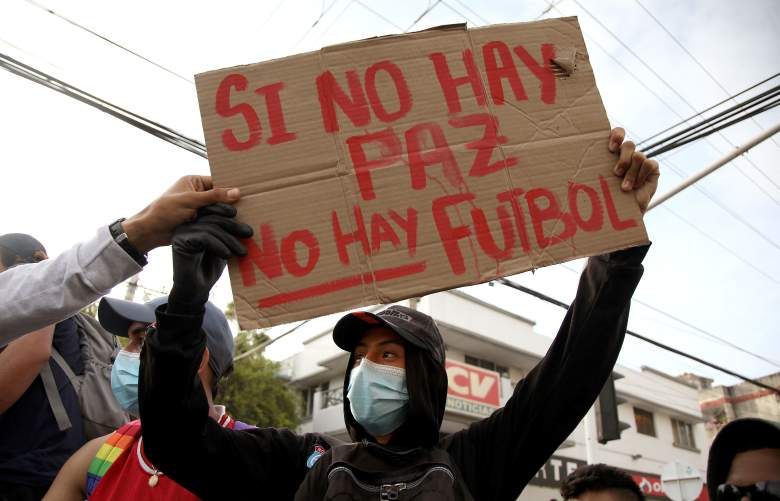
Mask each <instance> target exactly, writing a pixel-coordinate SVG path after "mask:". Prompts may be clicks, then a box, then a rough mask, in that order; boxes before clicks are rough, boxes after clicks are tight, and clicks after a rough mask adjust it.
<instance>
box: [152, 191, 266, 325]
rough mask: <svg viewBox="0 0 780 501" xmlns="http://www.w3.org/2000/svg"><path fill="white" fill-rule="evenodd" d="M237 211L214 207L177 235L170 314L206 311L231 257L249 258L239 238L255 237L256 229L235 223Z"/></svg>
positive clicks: (179, 229) (180, 228)
mask: <svg viewBox="0 0 780 501" xmlns="http://www.w3.org/2000/svg"><path fill="white" fill-rule="evenodd" d="M235 215H236V209H235V207H233V206H232V205H228V204H213V205H208V206H206V207H202V208H201V209H199V210H198V215H197V217H196V219H195V220H194V221H193V222H191V223H185V224H182V225H180V226H178V227H177V228H176V230H174V232H173V239H172V242H171V252H172V254H173V288H172V289H171V293H170V295H169V296H168V308H167V311H168V312H169V313H188V314H189V313H196V312H202V311H203V305H204V304H205V303H206V301H208V299H209V292H210V291H211V288H212V287H213V286H214V284H215V283H216V282H217V280H218V279H219V277H220V275H222V271H223V270H224V269H225V263H226V260H227V259H228V258H229V257H230V256H244V255H246V248H245V247H244V245H243V244H241V242H239V240H238V239H239V238H248V237H251V236H252V228H251V227H250V226H249V225H247V224H244V223H239V222H237V221H236V220H235V219H233V218H234V217H235Z"/></svg>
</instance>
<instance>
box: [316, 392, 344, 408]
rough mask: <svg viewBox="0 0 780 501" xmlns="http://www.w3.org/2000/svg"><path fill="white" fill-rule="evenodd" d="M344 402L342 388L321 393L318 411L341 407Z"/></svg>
mask: <svg viewBox="0 0 780 501" xmlns="http://www.w3.org/2000/svg"><path fill="white" fill-rule="evenodd" d="M343 402H344V392H343V389H342V388H332V389H330V390H327V391H323V392H322V399H321V401H320V409H327V408H328V407H333V406H335V405H341V404H342V403H343Z"/></svg>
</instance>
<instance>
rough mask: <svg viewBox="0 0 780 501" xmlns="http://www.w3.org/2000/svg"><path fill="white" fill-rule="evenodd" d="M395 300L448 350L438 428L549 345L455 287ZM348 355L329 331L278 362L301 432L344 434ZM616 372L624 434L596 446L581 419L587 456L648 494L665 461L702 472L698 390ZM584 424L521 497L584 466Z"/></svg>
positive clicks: (551, 494) (467, 418)
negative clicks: (429, 326) (436, 332)
mask: <svg viewBox="0 0 780 501" xmlns="http://www.w3.org/2000/svg"><path fill="white" fill-rule="evenodd" d="M402 304H406V305H408V306H411V307H413V308H417V309H419V310H420V311H423V312H425V313H427V314H429V315H431V316H432V317H433V318H434V319H435V320H436V322H437V324H438V325H439V328H440V330H441V333H442V336H443V338H444V342H445V344H446V347H447V371H448V374H449V376H450V385H449V386H450V387H449V396H448V399H447V410H446V412H445V415H444V422H443V425H442V431H444V432H454V431H457V430H460V429H462V428H463V427H465V426H467V425H468V424H469V423H471V422H473V421H474V420H476V419H479V418H481V417H484V416H486V415H489V414H490V413H491V412H492V411H493V410H494V409H495V408H497V407H498V406H499V405H501V404H503V403H504V402H505V401H506V399H507V398H509V396H510V395H511V392H512V389H513V387H514V385H515V384H516V383H517V381H519V380H520V379H522V378H523V377H524V376H525V374H527V373H528V372H529V371H530V370H531V369H532V368H533V367H534V366H535V365H536V363H537V362H538V361H539V360H540V359H541V358H542V357H543V356H544V354H545V352H546V351H547V348H548V346H549V345H550V343H551V341H552V340H551V339H550V338H548V337H545V336H542V335H539V334H536V333H535V332H534V331H533V327H534V322H533V321H532V320H529V319H527V318H524V317H522V316H519V315H516V314H513V313H511V312H508V311H505V310H503V309H500V308H497V307H495V306H493V305H490V304H487V303H485V302H483V301H480V300H478V299H476V298H474V297H472V296H470V295H468V294H465V293H463V292H460V291H455V290H453V291H446V292H440V293H437V294H432V295H429V296H426V297H423V298H422V299H411V300H407V301H404V302H402ZM376 309H377V310H378V309H379V308H378V307H377V308H376ZM347 359H348V354H347V353H345V352H343V351H341V350H340V349H339V348H338V347H336V346H335V345H334V344H333V341H332V340H331V331H330V330H327V331H325V332H322V333H320V334H319V335H316V336H314V337H312V338H310V339H309V340H307V341H306V342H304V349H303V350H302V351H301V352H299V353H297V354H296V355H294V356H293V357H291V358H288V359H286V360H284V361H283V362H282V375H283V376H284V377H286V378H288V379H289V380H290V382H291V384H293V385H294V386H296V387H298V388H300V389H301V391H302V392H303V394H304V400H305V402H306V418H305V419H304V422H303V423H302V424H301V427H300V430H299V431H301V432H319V433H326V434H329V435H333V436H336V437H340V438H343V439H347V438H348V437H347V433H346V429H345V427H344V420H343V414H342V385H343V379H344V370H345V368H346V364H347ZM615 371H616V372H618V373H620V374H622V375H623V376H624V378H622V379H619V380H618V381H617V382H616V389H617V392H618V396H619V397H620V398H622V399H624V400H625V403H622V404H621V405H620V406H619V408H618V412H619V416H620V420H621V421H623V422H625V423H628V424H630V425H631V428H630V429H627V430H625V431H623V433H622V435H621V439H620V440H616V441H612V442H609V443H608V444H607V445H601V444H598V443H596V442H595V436H596V428H595V423H594V422H593V420H592V419H591V420H590V421H588V422H589V423H590V427H591V430H592V433H591V436H592V437H594V438H593V440H592V443H593V446H592V448H591V451H592V454H593V459H594V462H602V463H607V464H610V465H613V466H617V467H619V468H622V469H624V470H627V471H629V472H630V473H631V474H632V475H633V476H634V478H635V480H636V481H637V483H639V484H640V485H641V486H642V488H643V489H644V491H645V492H646V494H648V496H649V497H650V498H651V499H653V498H659V499H665V496H663V493H662V490H661V486H660V474H661V469H662V467H663V466H664V465H665V464H667V463H669V462H670V461H673V460H678V461H682V462H685V463H688V464H691V465H692V466H694V467H696V468H698V469H699V470H701V471H702V472H704V470H705V466H706V452H707V451H706V450H700V448H701V447H702V445H703V444H704V443H705V435H704V427H703V424H702V422H703V420H702V414H701V412H700V410H699V405H698V392H697V389H696V388H695V387H693V386H689V385H687V384H685V383H683V382H681V381H679V380H676V379H674V378H671V377H669V376H666V375H665V374H662V373H660V372H657V371H654V370H652V369H647V368H643V370H642V371H635V370H631V369H628V368H625V367H616V369H615ZM589 419H590V418H589ZM585 422H586V420H583V422H581V423H580V424H579V425H578V427H577V429H576V430H575V431H574V432H573V433H572V434H571V436H570V437H569V438H568V439H567V440H566V441H565V442H564V443H563V444H562V445H561V446H560V448H559V449H558V450H557V451H556V453H555V454H554V455H553V457H551V458H550V459H549V460H548V462H547V464H546V465H545V467H543V468H542V470H540V472H539V474H538V475H537V476H536V478H535V479H534V480H532V482H531V485H529V486H528V487H527V488H526V489H525V491H524V492H523V494H522V495H521V497H520V499H521V500H539V501H549V500H551V499H559V498H560V496H559V495H558V488H559V486H560V481H561V479H562V478H564V477H565V476H566V475H567V474H568V473H570V472H571V471H573V470H574V469H576V467H577V466H579V465H582V464H585V463H586V457H587V451H586V445H585V443H586V434H585ZM703 499H704V498H703Z"/></svg>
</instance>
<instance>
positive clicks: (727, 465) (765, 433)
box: [707, 418, 780, 500]
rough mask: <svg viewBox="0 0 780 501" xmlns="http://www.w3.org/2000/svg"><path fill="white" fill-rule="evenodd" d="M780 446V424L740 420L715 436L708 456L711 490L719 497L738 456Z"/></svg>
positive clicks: (712, 493)
mask: <svg viewBox="0 0 780 501" xmlns="http://www.w3.org/2000/svg"><path fill="white" fill-rule="evenodd" d="M767 448H768V449H780V423H773V422H770V421H765V420H763V419H758V418H743V419H736V420H734V421H731V422H730V423H728V424H726V426H724V427H723V428H722V429H721V430H720V432H718V434H717V435H716V436H715V440H713V441H712V445H711V446H710V453H709V457H708V459H707V491H708V494H709V496H710V499H713V500H714V499H717V494H718V486H719V485H720V484H722V483H725V482H726V478H727V477H728V475H729V471H730V470H731V462H732V461H733V460H734V456H736V455H737V454H739V453H740V452H747V451H752V450H755V449H767Z"/></svg>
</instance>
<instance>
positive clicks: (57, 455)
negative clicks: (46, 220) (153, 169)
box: [0, 233, 84, 501]
mask: <svg viewBox="0 0 780 501" xmlns="http://www.w3.org/2000/svg"><path fill="white" fill-rule="evenodd" d="M46 259H48V256H47V254H46V249H45V248H44V247H43V245H42V244H41V243H40V242H39V241H38V240H36V239H35V238H33V237H31V236H30V235H26V234H23V233H9V234H7V235H2V236H0V275H2V274H5V273H9V272H8V271H7V270H9V269H11V268H13V267H14V266H19V265H24V264H27V263H38V262H41V261H44V260H46ZM3 314H5V312H3ZM52 348H54V349H56V350H57V351H58V352H59V353H60V354H61V355H62V358H63V359H64V361H65V363H67V364H68V366H69V367H70V369H71V370H72V371H73V372H74V373H76V374H81V373H82V372H83V364H82V360H81V354H80V347H79V335H78V332H77V328H76V322H75V321H74V319H73V317H70V318H66V319H65V320H62V321H61V322H59V323H57V324H56V325H49V326H46V327H43V328H41V329H38V330H36V331H32V332H29V333H28V334H26V335H24V336H22V337H20V338H18V339H16V340H14V341H13V342H11V343H10V344H9V345H8V346H6V347H4V348H0V350H2V351H0V500H2V501H12V500H14V501H16V500H18V501H27V500H35V499H41V497H43V495H44V493H45V492H46V490H47V489H48V488H49V485H51V483H52V481H53V480H54V477H55V476H56V475H57V472H58V471H59V469H60V467H61V466H62V465H63V464H64V463H65V461H67V459H68V458H69V457H70V456H71V454H73V453H74V452H75V451H76V450H78V448H79V447H81V445H82V444H83V443H84V434H83V429H82V420H81V410H80V407H79V397H78V395H77V393H76V390H75V389H74V388H73V386H72V385H71V384H70V382H69V381H68V377H67V375H66V374H65V373H64V372H63V370H62V368H61V367H60V366H59V365H58V364H57V363H55V362H54V361H53V360H52V359H51V358H50V357H51V355H52ZM52 401H55V402H57V403H58V404H57V405H60V407H59V411H58V412H60V413H61V414H60V415H59V417H58V415H57V413H56V411H55V410H54V409H53V408H52V405H51V402H52ZM62 414H64V416H63V415H62Z"/></svg>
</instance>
